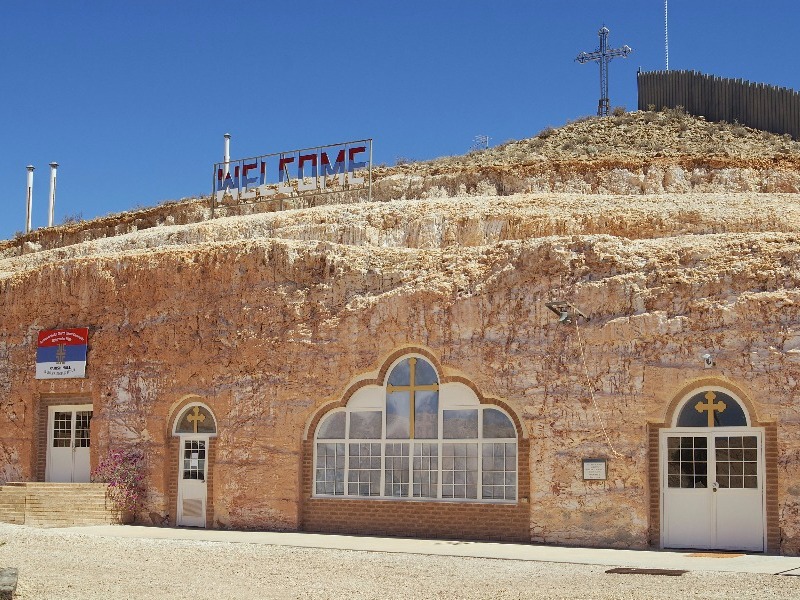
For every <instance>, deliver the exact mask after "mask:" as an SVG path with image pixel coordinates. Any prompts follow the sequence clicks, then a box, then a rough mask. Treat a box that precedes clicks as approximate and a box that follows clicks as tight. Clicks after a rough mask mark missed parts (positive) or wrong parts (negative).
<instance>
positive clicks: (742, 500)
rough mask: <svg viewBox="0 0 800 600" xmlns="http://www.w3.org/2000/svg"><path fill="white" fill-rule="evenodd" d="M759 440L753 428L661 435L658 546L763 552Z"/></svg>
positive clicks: (691, 431) (758, 433)
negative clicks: (659, 529) (660, 532)
mask: <svg viewBox="0 0 800 600" xmlns="http://www.w3.org/2000/svg"><path fill="white" fill-rule="evenodd" d="M762 439H763V437H762V432H761V431H760V430H754V429H746V430H742V429H735V430H734V429H728V430H721V429H720V428H717V429H714V430H713V431H710V430H707V429H705V428H693V429H684V430H680V431H676V430H672V431H664V432H662V434H661V456H662V459H661V469H662V487H661V489H662V505H661V509H662V515H663V518H662V531H663V546H664V547H666V548H703V549H720V550H751V551H758V552H761V551H763V550H764V481H763V479H764V477H763V472H764V470H763V456H762V454H763V445H762Z"/></svg>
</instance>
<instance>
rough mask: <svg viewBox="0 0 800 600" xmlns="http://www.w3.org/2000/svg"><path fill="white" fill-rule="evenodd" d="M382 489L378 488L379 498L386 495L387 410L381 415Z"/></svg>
mask: <svg viewBox="0 0 800 600" xmlns="http://www.w3.org/2000/svg"><path fill="white" fill-rule="evenodd" d="M380 482H381V484H380V485H381V489H380V490H378V491H379V492H380V494H378V497H379V498H385V497H386V410H384V411H383V414H382V416H381V479H380Z"/></svg>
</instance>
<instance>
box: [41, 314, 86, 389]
mask: <svg viewBox="0 0 800 600" xmlns="http://www.w3.org/2000/svg"><path fill="white" fill-rule="evenodd" d="M88 343H89V329H88V328H86V327H82V328H77V329H48V330H46V331H40V332H39V343H38V345H37V347H36V379H68V378H75V377H86V349H87V347H88Z"/></svg>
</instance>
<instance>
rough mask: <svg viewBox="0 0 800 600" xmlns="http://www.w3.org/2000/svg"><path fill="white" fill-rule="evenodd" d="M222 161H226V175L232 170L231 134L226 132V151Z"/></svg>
mask: <svg viewBox="0 0 800 600" xmlns="http://www.w3.org/2000/svg"><path fill="white" fill-rule="evenodd" d="M222 162H224V163H225V177H227V176H228V173H230V172H231V167H230V164H231V134H230V133H226V134H225V153H224V155H223V157H222Z"/></svg>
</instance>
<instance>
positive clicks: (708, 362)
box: [701, 352, 716, 369]
mask: <svg viewBox="0 0 800 600" xmlns="http://www.w3.org/2000/svg"><path fill="white" fill-rule="evenodd" d="M701 358H702V359H703V367H704V368H706V369H710V368H711V367H713V366H714V365H715V364H716V363H715V362H714V357H713V356H712V355H711V354H709V353H707V352H706V353H705V354H703V356H702V357H701Z"/></svg>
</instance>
